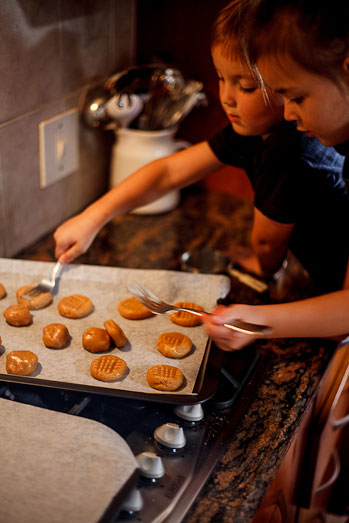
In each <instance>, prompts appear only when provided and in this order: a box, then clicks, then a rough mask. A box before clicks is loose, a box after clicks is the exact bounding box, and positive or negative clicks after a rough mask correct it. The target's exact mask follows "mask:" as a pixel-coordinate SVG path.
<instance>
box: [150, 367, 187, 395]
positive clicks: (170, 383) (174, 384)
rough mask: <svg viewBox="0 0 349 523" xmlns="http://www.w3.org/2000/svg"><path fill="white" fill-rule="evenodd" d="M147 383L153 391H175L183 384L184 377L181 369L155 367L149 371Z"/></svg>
mask: <svg viewBox="0 0 349 523" xmlns="http://www.w3.org/2000/svg"><path fill="white" fill-rule="evenodd" d="M147 381H148V384H149V385H150V386H151V387H152V388H153V389H157V390H167V391H173V390H177V389H179V387H180V386H181V385H182V384H183V381H184V376H183V373H182V371H181V370H180V369H178V368H177V367H172V365H154V367H151V368H150V369H148V372H147Z"/></svg>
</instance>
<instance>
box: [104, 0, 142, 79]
mask: <svg viewBox="0 0 349 523" xmlns="http://www.w3.org/2000/svg"><path fill="white" fill-rule="evenodd" d="M136 3H137V2H136V0H112V7H113V9H114V16H112V17H111V23H110V39H111V69H112V71H113V72H116V71H121V70H123V69H125V68H127V67H129V66H130V65H134V64H135V63H136V41H137V40H136V30H137V28H136V19H137V17H136Z"/></svg>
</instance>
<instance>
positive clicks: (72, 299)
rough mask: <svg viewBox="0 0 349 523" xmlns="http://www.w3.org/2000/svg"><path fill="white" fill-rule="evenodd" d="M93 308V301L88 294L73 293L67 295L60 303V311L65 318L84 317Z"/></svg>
mask: <svg viewBox="0 0 349 523" xmlns="http://www.w3.org/2000/svg"><path fill="white" fill-rule="evenodd" d="M92 310H93V303H92V301H91V300H90V298H88V297H87V296H82V295H81V294H72V295H71V296H65V297H64V298H62V299H61V301H60V302H59V303H58V312H59V314H60V315H61V316H64V317H65V318H74V319H78V318H84V317H85V316H87V315H88V314H90V312H92Z"/></svg>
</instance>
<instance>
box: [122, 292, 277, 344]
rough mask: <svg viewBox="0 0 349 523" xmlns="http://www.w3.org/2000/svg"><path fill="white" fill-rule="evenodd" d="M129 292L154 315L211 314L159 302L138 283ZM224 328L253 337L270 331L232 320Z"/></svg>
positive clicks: (260, 326)
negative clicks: (179, 312) (181, 312)
mask: <svg viewBox="0 0 349 523" xmlns="http://www.w3.org/2000/svg"><path fill="white" fill-rule="evenodd" d="M128 289H129V291H130V292H131V293H132V294H133V296H135V297H136V298H137V300H139V301H140V302H141V303H142V304H143V305H144V306H145V307H147V309H149V310H151V311H152V312H153V313H154V314H166V313H167V312H176V311H184V312H189V313H190V314H194V315H195V316H202V314H203V313H205V314H211V313H209V312H206V311H201V312H200V311H197V310H194V309H190V308H187V307H177V306H176V305H171V304H170V303H166V302H165V301H163V300H161V299H160V298H158V297H157V296H155V294H154V293H153V292H152V291H150V290H149V289H147V288H146V287H145V286H144V285H142V284H141V283H139V282H134V283H132V284H130V285H129V286H128ZM223 325H224V327H227V329H231V330H234V331H237V332H242V333H244V334H252V335H254V336H256V335H257V336H261V335H265V334H271V332H272V329H271V327H268V326H267V325H258V324H255V323H248V322H244V321H240V320H234V321H233V323H224V324H223Z"/></svg>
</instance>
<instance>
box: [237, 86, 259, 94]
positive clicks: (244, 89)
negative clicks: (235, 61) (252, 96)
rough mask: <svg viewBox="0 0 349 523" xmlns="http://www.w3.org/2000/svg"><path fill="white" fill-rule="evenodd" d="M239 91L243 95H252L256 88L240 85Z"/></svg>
mask: <svg viewBox="0 0 349 523" xmlns="http://www.w3.org/2000/svg"><path fill="white" fill-rule="evenodd" d="M239 89H240V91H242V92H243V93H254V92H255V90H256V87H243V86H242V85H240V86H239Z"/></svg>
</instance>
